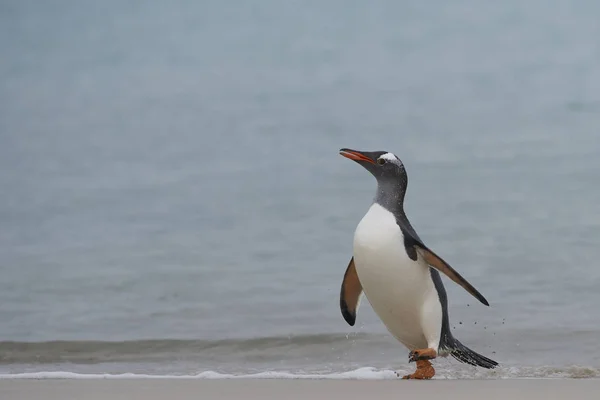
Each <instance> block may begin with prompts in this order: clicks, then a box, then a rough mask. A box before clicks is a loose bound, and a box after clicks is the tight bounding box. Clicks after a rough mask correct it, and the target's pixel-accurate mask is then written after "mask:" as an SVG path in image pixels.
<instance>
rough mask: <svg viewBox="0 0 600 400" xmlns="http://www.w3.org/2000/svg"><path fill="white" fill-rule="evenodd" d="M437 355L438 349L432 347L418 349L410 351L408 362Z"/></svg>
mask: <svg viewBox="0 0 600 400" xmlns="http://www.w3.org/2000/svg"><path fill="white" fill-rule="evenodd" d="M436 357H437V351H435V349H432V348H431V347H430V348H428V349H417V350H413V351H411V352H410V354H409V355H408V362H413V361H419V360H431V359H433V358H436Z"/></svg>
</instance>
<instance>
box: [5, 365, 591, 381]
mask: <svg viewBox="0 0 600 400" xmlns="http://www.w3.org/2000/svg"><path fill="white" fill-rule="evenodd" d="M404 372H407V371H404ZM404 372H403V373H404ZM535 378H538V379H540V378H542V379H552V378H554V379H582V378H600V370H599V369H596V368H588V367H580V366H570V367H564V368H557V367H507V368H499V369H498V370H494V371H491V372H490V371H482V372H476V373H473V371H472V370H469V371H468V372H467V371H454V372H452V373H447V372H445V371H444V372H443V373H438V374H437V375H436V378H435V379H535ZM0 379H339V380H344V379H353V380H388V379H398V377H397V375H396V372H395V371H391V370H378V369H376V368H371V367H364V368H358V369H355V370H351V371H345V372H332V373H323V374H302V373H291V372H286V371H264V372H259V373H253V374H239V375H236V374H223V373H219V372H215V371H204V372H200V373H198V374H194V375H149V374H134V373H123V374H81V373H74V372H67V371H47V372H27V373H14V374H0Z"/></svg>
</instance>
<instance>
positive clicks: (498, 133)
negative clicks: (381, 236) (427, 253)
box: [0, 0, 600, 376]
mask: <svg viewBox="0 0 600 400" xmlns="http://www.w3.org/2000/svg"><path fill="white" fill-rule="evenodd" d="M598 15H600V3H598V2H594V1H583V0H582V1H577V2H569V1H566V0H565V1H550V2H549V1H537V0H535V1H527V2H523V1H516V0H508V1H504V2H480V1H475V0H459V1H454V2H444V1H430V2H421V1H412V0H406V1H386V2H384V1H373V2H358V1H341V0H338V1H310V0H309V1H302V2H301V1H274V0H267V1H254V2H251V1H247V2H242V1H231V2H223V1H208V0H202V1H183V0H181V1H171V2H162V1H157V0H147V1H127V2H123V1H116V0H107V1H102V2H99V1H98V2H94V1H88V0H86V1H81V0H80V1H74V0H56V1H53V2H45V1H17V0H5V1H2V2H1V3H0V273H1V279H0V321H2V323H1V324H0V371H1V372H4V373H17V372H25V371H49V370H57V371H65V370H66V371H76V372H77V371H79V372H115V373H116V372H136V373H137V372H140V373H142V372H143V373H166V374H174V373H197V372H202V371H221V372H230V373H248V372H256V371H265V370H286V371H296V372H335V371H347V370H351V369H353V368H359V367H374V368H383V369H385V368H390V369H393V368H395V369H399V368H400V369H401V368H407V369H408V368H409V367H408V365H407V351H406V349H404V348H403V347H402V346H401V345H400V344H399V343H397V342H395V341H394V340H393V339H391V338H390V336H389V335H388V334H387V332H386V330H385V328H384V327H383V325H382V324H381V322H379V320H378V319H377V317H376V316H375V315H374V313H373V312H372V310H371V308H370V306H369V305H368V302H367V301H364V302H363V303H362V306H361V308H360V310H359V315H358V321H357V325H356V326H355V327H349V326H348V325H347V324H346V323H345V322H344V320H343V319H342V317H341V314H340V311H339V307H338V294H339V287H340V284H341V280H342V276H343V273H344V271H345V268H346V266H347V263H348V261H349V259H350V257H351V253H352V236H353V233H354V229H355V227H356V225H357V223H358V221H359V220H360V218H361V217H362V216H363V215H364V213H365V212H366V210H367V208H368V207H369V205H370V203H371V200H372V197H373V194H374V190H375V180H374V179H373V178H372V177H371V176H370V175H369V174H368V173H367V172H366V171H364V170H363V169H362V168H360V167H359V166H358V165H356V164H355V163H352V162H351V161H349V160H346V159H344V158H343V157H341V156H339V155H338V150H339V148H341V147H350V148H355V149H360V150H386V151H391V152H394V153H395V154H397V155H398V156H399V157H400V158H401V159H402V160H403V162H404V163H405V165H406V168H407V171H408V176H409V188H408V194H407V199H406V210H407V213H408V216H409V218H410V220H411V222H412V223H413V225H414V227H415V228H416V230H417V231H418V232H419V234H420V236H421V237H422V238H423V239H424V240H425V242H426V243H427V244H428V245H429V246H430V247H431V248H433V249H434V250H435V251H436V252H437V253H438V254H440V255H441V256H442V257H444V258H445V259H446V260H447V261H448V262H449V263H450V264H451V265H453V266H454V267H455V268H456V269H457V270H458V271H459V272H460V273H461V274H462V275H464V276H465V277H466V278H467V279H468V280H469V281H470V282H471V283H473V285H474V286H475V287H477V288H478V289H479V290H480V291H481V292H482V293H483V294H484V295H485V296H486V298H487V299H488V300H489V301H490V303H491V307H489V308H487V307H484V306H482V305H481V304H479V303H478V302H476V300H474V299H472V298H471V297H470V296H469V294H468V293H466V292H465V291H464V290H463V289H462V288H460V287H458V286H457V285H455V284H454V283H452V282H451V281H449V280H447V279H444V283H445V284H446V288H447V290H448V292H449V299H450V318H451V322H452V325H453V329H455V331H454V332H455V334H456V336H457V337H459V338H460V339H461V340H462V341H463V342H464V343H465V344H467V345H468V346H470V347H472V348H474V349H475V350H477V351H479V352H481V353H483V354H485V355H487V356H489V357H491V358H494V359H496V360H498V361H499V362H501V363H502V364H503V367H502V368H501V369H500V370H499V371H500V372H496V374H499V375H502V374H505V375H506V374H512V373H515V372H514V371H520V372H519V373H521V375H522V374H523V371H527V374H531V375H542V376H546V375H548V374H550V375H551V374H557V373H558V374H567V375H569V374H571V375H573V374H574V375H577V376H600V369H597V368H600V343H599V341H598V337H599V336H600V328H599V326H600V313H599V312H598V307H597V303H598V302H599V301H600V290H598V286H599V285H600V266H599V265H598V262H597V260H598V257H599V256H600V250H599V248H598V245H597V244H598V238H599V237H600V188H599V186H598V182H599V179H600V157H599V156H598V155H599V151H600V137H599V133H598V126H599V124H600V95H599V93H600V44H599V42H598V40H597V38H598V37H600V24H598ZM441 362H442V363H444V362H445V361H441ZM443 365H447V367H448V369H447V372H442V375H443V374H444V373H446V374H448V375H451V374H452V373H454V372H452V371H457V370H458V371H463V372H464V371H466V372H464V373H469V374H470V373H474V370H472V369H465V368H467V367H464V366H461V365H458V363H457V362H454V361H452V362H451V361H448V362H447V364H443ZM461 368H462V369H461ZM469 368H470V367H469ZM528 368H529V369H528ZM573 368H575V369H573ZM442 371H445V370H443V369H442ZM477 373H488V372H480V370H477ZM569 376H570V375H569Z"/></svg>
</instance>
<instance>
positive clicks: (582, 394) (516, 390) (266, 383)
mask: <svg viewBox="0 0 600 400" xmlns="http://www.w3.org/2000/svg"><path fill="white" fill-rule="evenodd" d="M598 393H600V380H596V379H586V380H564V379H561V380H558V379H557V380H552V379H523V380H432V381H411V382H407V381H400V380H398V381H364V380H363V381H360V380H288V379H239V380H176V379H123V380H111V379H98V380H96V379H90V380H75V379H67V380H61V379H47V380H30V379H5V380H1V381H0V399H2V400H13V399H15V400H16V399H19V400H37V399H45V400H68V399H86V400H105V399H111V400H119V399H127V400H132V399H145V400H159V399H169V400H176V399H196V400H197V399H247V400H254V399H257V400H258V399H290V400H292V399H310V400H319V399H327V400H331V399H335V398H342V399H344V400H353V399H361V400H363V399H365V398H366V399H373V398H415V396H429V395H432V396H439V395H442V394H443V396H444V399H445V400H451V399H461V400H468V399H478V400H480V399H485V400H491V399H528V400H534V399H544V400H549V399H568V398H576V399H578V400H581V399H597V398H598Z"/></svg>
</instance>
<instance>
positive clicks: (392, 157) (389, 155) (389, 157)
mask: <svg viewBox="0 0 600 400" xmlns="http://www.w3.org/2000/svg"><path fill="white" fill-rule="evenodd" d="M379 158H383V159H384V160H387V161H393V162H396V163H397V162H398V159H397V158H396V156H395V155H393V154H392V153H385V154H382V155H381V157H379Z"/></svg>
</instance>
